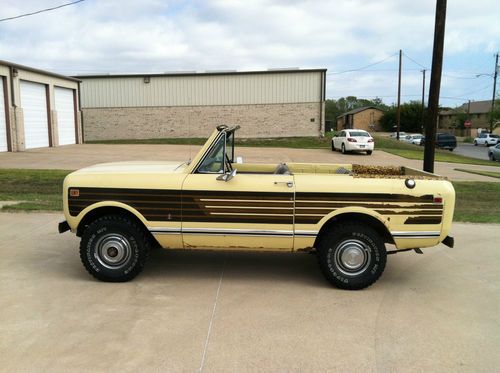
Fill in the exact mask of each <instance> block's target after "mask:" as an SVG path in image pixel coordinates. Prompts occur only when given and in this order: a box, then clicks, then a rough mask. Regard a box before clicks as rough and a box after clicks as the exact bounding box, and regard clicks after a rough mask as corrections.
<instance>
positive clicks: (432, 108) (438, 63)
mask: <svg viewBox="0 0 500 373" xmlns="http://www.w3.org/2000/svg"><path fill="white" fill-rule="evenodd" d="M445 23H446V0H437V1H436V20H435V24H434V46H433V50H432V70H431V84H430V87H429V104H428V105H427V115H426V118H425V149H424V171H426V172H434V151H435V148H434V147H435V145H436V126H437V119H438V115H439V113H438V110H439V91H440V88H441V73H442V70H443V50H444V30H445Z"/></svg>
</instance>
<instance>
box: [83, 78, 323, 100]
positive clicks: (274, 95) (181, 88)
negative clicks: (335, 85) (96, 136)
mask: <svg viewBox="0 0 500 373" xmlns="http://www.w3.org/2000/svg"><path fill="white" fill-rule="evenodd" d="M322 74H323V73H322V72H321V71H304V72H292V73H283V72H280V73H263V74H241V75H238V74H228V75H203V74H200V75H197V76H152V77H151V78H150V82H149V83H145V82H144V77H142V76H141V77H136V76H134V77H102V78H101V77H92V78H84V77H82V80H83V82H82V85H81V97H82V108H100V107H101V108H102V107H109V108H113V107H141V106H142V107H144V106H203V105H248V104H273V103H296V102H320V101H321V89H322V85H321V83H322Z"/></svg>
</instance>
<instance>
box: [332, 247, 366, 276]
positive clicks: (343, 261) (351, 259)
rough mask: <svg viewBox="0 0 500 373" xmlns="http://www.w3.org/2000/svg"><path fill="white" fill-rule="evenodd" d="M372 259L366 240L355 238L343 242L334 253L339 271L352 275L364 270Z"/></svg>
mask: <svg viewBox="0 0 500 373" xmlns="http://www.w3.org/2000/svg"><path fill="white" fill-rule="evenodd" d="M370 259H371V254H370V248H369V247H368V246H367V245H366V244H365V243H364V242H362V241H360V240H354V239H351V240H346V241H343V242H341V243H340V244H339V246H338V247H337V249H336V250H335V255H334V260H335V264H336V265H337V268H338V269H339V271H340V272H342V273H343V274H346V275H351V276H352V275H357V274H360V273H362V272H364V271H365V270H366V268H367V267H368V265H369V264H370Z"/></svg>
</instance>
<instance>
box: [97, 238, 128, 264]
mask: <svg viewBox="0 0 500 373" xmlns="http://www.w3.org/2000/svg"><path fill="white" fill-rule="evenodd" d="M96 247H97V250H96V259H97V260H98V261H99V263H101V264H102V265H103V266H104V267H106V268H110V269H118V268H121V267H123V266H124V265H125V264H126V263H127V261H128V259H129V258H130V255H131V252H132V249H131V246H130V243H129V242H128V240H127V239H126V238H125V237H124V236H122V235H121V234H117V233H110V234H106V235H104V236H103V237H101V238H100V239H99V241H98V242H97V244H96Z"/></svg>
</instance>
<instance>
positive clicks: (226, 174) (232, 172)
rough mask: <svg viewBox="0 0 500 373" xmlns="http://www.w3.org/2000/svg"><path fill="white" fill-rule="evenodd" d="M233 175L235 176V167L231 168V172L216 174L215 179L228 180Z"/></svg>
mask: <svg viewBox="0 0 500 373" xmlns="http://www.w3.org/2000/svg"><path fill="white" fill-rule="evenodd" d="M235 176H236V169H233V170H232V171H231V172H226V173H224V174H221V175H219V176H217V180H219V181H226V182H228V181H229V180H231V179H232V178H233V177H235Z"/></svg>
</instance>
